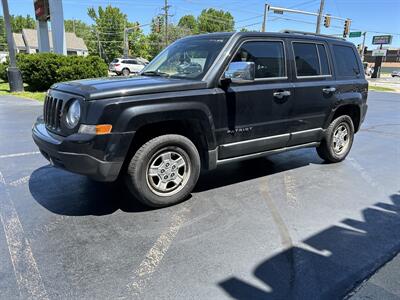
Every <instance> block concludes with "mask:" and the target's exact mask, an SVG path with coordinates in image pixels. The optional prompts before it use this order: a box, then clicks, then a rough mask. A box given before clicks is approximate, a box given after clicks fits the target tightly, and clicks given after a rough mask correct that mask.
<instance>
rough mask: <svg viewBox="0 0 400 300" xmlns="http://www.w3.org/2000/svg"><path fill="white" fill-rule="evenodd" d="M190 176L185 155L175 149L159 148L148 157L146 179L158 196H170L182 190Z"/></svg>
mask: <svg viewBox="0 0 400 300" xmlns="http://www.w3.org/2000/svg"><path fill="white" fill-rule="evenodd" d="M189 177H190V165H189V163H188V161H187V158H186V157H185V155H183V154H182V153H180V152H179V151H175V150H161V151H159V152H157V153H156V154H155V155H153V157H152V158H151V159H150V161H149V164H148V165H147V168H146V181H147V185H148V187H149V188H150V190H151V191H152V192H153V193H154V194H156V195H158V196H163V197H166V196H172V195H175V194H176V193H178V192H179V191H181V190H182V188H183V187H184V186H185V185H186V183H187V181H188V179H189Z"/></svg>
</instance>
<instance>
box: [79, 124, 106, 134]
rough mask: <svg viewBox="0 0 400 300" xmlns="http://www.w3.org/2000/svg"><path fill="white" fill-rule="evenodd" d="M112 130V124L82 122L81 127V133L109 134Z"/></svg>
mask: <svg viewBox="0 0 400 300" xmlns="http://www.w3.org/2000/svg"><path fill="white" fill-rule="evenodd" d="M111 130H112V125H110V124H100V125H85V124H82V125H81V126H80V127H79V133H85V134H96V135H102V134H109V133H110V132H111Z"/></svg>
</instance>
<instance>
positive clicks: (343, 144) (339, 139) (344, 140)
mask: <svg viewBox="0 0 400 300" xmlns="http://www.w3.org/2000/svg"><path fill="white" fill-rule="evenodd" d="M349 145H350V128H349V126H348V125H347V124H346V123H340V124H339V125H338V126H337V127H336V129H335V131H334V133H333V140H332V148H333V151H334V152H335V153H336V154H342V153H344V152H346V151H347V149H348V147H349Z"/></svg>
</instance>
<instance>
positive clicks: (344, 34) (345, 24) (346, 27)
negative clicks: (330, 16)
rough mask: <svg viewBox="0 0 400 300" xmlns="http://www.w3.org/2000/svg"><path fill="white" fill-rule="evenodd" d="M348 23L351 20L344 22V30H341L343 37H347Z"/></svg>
mask: <svg viewBox="0 0 400 300" xmlns="http://www.w3.org/2000/svg"><path fill="white" fill-rule="evenodd" d="M350 23H351V20H350V19H347V20H346V21H344V29H343V37H344V38H345V37H347V36H348V34H349V32H350Z"/></svg>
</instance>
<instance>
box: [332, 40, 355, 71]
mask: <svg viewBox="0 0 400 300" xmlns="http://www.w3.org/2000/svg"><path fill="white" fill-rule="evenodd" d="M333 56H334V58H335V69H336V74H337V76H339V77H349V78H356V77H358V75H359V74H360V67H359V65H358V61H357V56H356V54H355V53H354V50H353V48H352V47H349V46H343V45H333Z"/></svg>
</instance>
